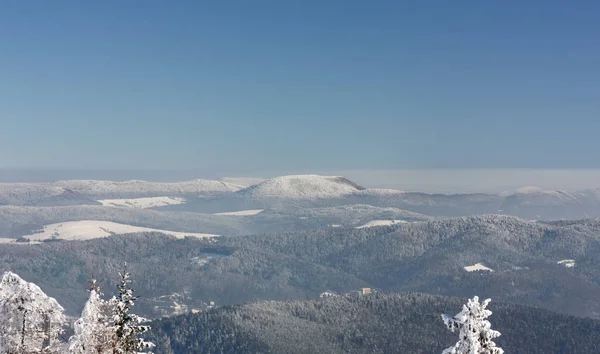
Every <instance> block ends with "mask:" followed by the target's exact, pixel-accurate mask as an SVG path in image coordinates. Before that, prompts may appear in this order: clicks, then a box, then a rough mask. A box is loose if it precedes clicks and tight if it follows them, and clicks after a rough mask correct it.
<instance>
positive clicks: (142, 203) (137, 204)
mask: <svg viewBox="0 0 600 354" xmlns="http://www.w3.org/2000/svg"><path fill="white" fill-rule="evenodd" d="M98 202H100V203H102V205H103V206H108V207H125V208H136V209H148V208H156V207H161V206H166V205H177V204H183V203H185V199H184V198H178V197H148V198H132V199H102V200H99V201H98Z"/></svg>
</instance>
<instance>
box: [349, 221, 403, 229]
mask: <svg viewBox="0 0 600 354" xmlns="http://www.w3.org/2000/svg"><path fill="white" fill-rule="evenodd" d="M406 223H407V221H404V220H373V221H369V222H368V223H366V224H364V225H360V226H357V227H355V228H356V229H364V228H365V227H373V226H389V225H396V224H406Z"/></svg>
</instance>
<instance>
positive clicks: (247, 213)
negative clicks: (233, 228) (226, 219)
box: [213, 209, 265, 216]
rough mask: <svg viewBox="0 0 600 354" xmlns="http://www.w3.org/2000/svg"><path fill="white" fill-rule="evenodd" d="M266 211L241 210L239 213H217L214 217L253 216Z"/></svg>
mask: <svg viewBox="0 0 600 354" xmlns="http://www.w3.org/2000/svg"><path fill="white" fill-rule="evenodd" d="M264 210H265V209H251V210H239V211H228V212H225V213H215V214H213V215H231V216H252V215H256V214H259V213H261V212H263V211H264Z"/></svg>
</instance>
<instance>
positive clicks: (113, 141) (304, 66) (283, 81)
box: [0, 0, 600, 173]
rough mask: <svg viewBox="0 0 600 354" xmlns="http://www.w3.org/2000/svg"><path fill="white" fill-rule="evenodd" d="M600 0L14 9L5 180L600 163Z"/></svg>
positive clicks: (2, 128)
mask: <svg viewBox="0 0 600 354" xmlns="http://www.w3.org/2000/svg"><path fill="white" fill-rule="evenodd" d="M598 14H600V2H598V1H574V2H570V1H548V0H547V1H533V0H530V1H522V0H520V1H511V0H504V1H481V0H477V1H475V0H473V1H392V0H389V1H352V0H318V1H317V0H303V1H300V0H296V1H293V0H285V1H282V0H270V1H267V0H253V1H247V0H238V1H234V0H214V1H198V0H195V1H150V0H144V1H133V0H132V1H106V0H103V1H79V0H78V1H60V0H57V1H35V0H31V1H2V2H0V167H71V168H154V169H163V168H164V169H186V168H194V169H203V170H204V169H206V170H227V171H229V172H231V171H236V172H239V173H241V172H244V171H260V170H270V171H273V170H290V169H295V170H305V171H310V170H323V169H403V168H522V167H529V168H597V167H600V158H599V155H598V153H599V152H600V139H598V135H599V132H600V45H599V42H598V40H599V38H600V21H599V20H598Z"/></svg>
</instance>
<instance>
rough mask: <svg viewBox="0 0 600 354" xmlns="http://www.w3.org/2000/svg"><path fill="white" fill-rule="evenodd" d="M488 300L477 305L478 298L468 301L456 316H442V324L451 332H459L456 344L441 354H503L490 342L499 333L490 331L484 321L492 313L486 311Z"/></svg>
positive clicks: (500, 349)
mask: <svg viewBox="0 0 600 354" xmlns="http://www.w3.org/2000/svg"><path fill="white" fill-rule="evenodd" d="M490 301H491V300H490V299H487V300H485V301H484V302H483V303H479V297H477V296H475V297H473V299H469V301H468V302H467V304H466V305H463V309H462V311H461V312H459V313H458V314H457V315H456V316H454V317H451V316H448V315H442V319H443V320H444V323H445V324H446V326H447V327H448V329H449V330H450V331H452V332H456V331H457V330H458V331H459V338H458V342H456V344H455V345H454V346H452V347H450V348H447V349H445V350H444V351H443V352H442V354H503V353H504V350H502V348H499V347H496V343H494V342H493V341H492V340H493V339H494V338H497V337H499V336H500V332H498V331H495V330H493V329H491V327H492V325H491V324H490V321H488V320H486V318H488V317H489V316H490V315H491V314H492V311H490V310H488V309H487V306H488V304H489V303H490Z"/></svg>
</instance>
